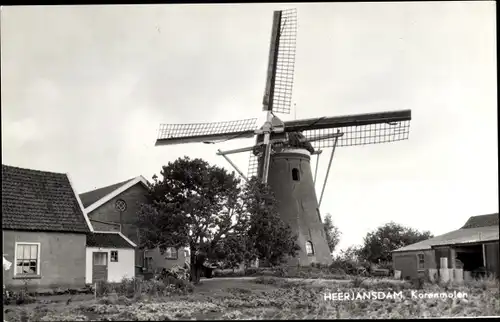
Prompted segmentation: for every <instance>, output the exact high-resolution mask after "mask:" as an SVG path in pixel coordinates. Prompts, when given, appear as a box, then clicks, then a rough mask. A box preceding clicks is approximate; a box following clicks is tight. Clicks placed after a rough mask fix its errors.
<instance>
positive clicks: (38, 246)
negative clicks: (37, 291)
mask: <svg viewBox="0 0 500 322" xmlns="http://www.w3.org/2000/svg"><path fill="white" fill-rule="evenodd" d="M18 246H37V253H36V273H35V274H24V273H20V274H19V273H17V261H18V260H19V259H18V257H17V255H18V253H17V247H18ZM40 253H41V243H40V242H15V245H14V264H15V265H14V270H13V271H14V277H17V278H30V277H39V276H40V275H41V272H40ZM22 260H24V258H23V259H22Z"/></svg>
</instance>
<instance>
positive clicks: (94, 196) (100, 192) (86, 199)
mask: <svg viewBox="0 0 500 322" xmlns="http://www.w3.org/2000/svg"><path fill="white" fill-rule="evenodd" d="M134 179H135V178H132V179H128V180H125V181H122V182H118V183H115V184H112V185H109V186H106V187H102V188H99V189H95V190H91V191H88V192H84V193H82V194H80V200H81V201H82V204H83V207H85V208H87V207H88V206H90V205H92V204H93V203H95V202H97V201H98V200H100V199H102V198H104V197H105V196H106V195H108V194H110V193H111V192H113V191H115V190H116V189H118V188H120V187H121V186H123V185H124V184H126V183H127V182H130V181H132V180H134Z"/></svg>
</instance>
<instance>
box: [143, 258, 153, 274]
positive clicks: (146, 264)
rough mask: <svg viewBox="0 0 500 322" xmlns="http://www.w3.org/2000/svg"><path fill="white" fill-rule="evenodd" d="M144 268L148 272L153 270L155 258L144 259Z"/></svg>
mask: <svg viewBox="0 0 500 322" xmlns="http://www.w3.org/2000/svg"><path fill="white" fill-rule="evenodd" d="M144 267H145V268H146V270H148V271H150V270H153V257H151V256H147V257H145V258H144Z"/></svg>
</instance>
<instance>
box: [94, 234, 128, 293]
mask: <svg viewBox="0 0 500 322" xmlns="http://www.w3.org/2000/svg"><path fill="white" fill-rule="evenodd" d="M136 247H137V245H136V244H134V243H133V242H132V241H131V240H130V239H128V238H127V237H125V236H124V235H123V234H122V233H120V232H114V231H113V232H99V231H95V232H94V233H92V234H90V235H88V237H87V249H86V264H85V272H86V274H85V281H86V283H87V284H94V283H96V282H98V281H106V282H110V283H117V282H120V281H121V280H122V279H124V278H132V277H134V276H135V248H136Z"/></svg>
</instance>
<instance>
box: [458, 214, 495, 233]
mask: <svg viewBox="0 0 500 322" xmlns="http://www.w3.org/2000/svg"><path fill="white" fill-rule="evenodd" d="M498 217H499V215H498V214H490V215H482V216H473V217H470V218H469V220H467V222H466V223H465V225H464V226H463V227H462V229H464V228H477V227H486V226H497V227H498Z"/></svg>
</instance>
